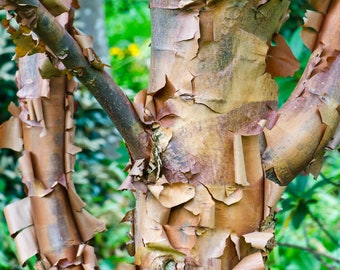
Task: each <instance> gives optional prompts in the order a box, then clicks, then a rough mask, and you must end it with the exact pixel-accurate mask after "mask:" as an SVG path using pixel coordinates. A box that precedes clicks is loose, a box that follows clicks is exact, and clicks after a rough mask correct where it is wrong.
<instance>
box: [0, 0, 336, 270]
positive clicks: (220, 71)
mask: <svg viewBox="0 0 340 270" xmlns="http://www.w3.org/2000/svg"><path fill="white" fill-rule="evenodd" d="M2 2H6V3H7V2H11V6H10V7H11V8H12V9H15V10H16V11H17V13H18V16H19V17H18V19H19V22H22V23H24V24H26V25H27V26H29V27H30V28H31V29H32V30H33V31H34V32H35V33H36V34H37V35H38V36H39V38H40V39H41V40H42V41H44V42H45V43H46V44H47V46H48V47H49V49H50V50H52V51H53V52H54V55H56V56H57V58H58V59H59V60H60V61H61V62H62V63H63V64H64V65H65V66H66V68H67V69H68V72H69V73H71V74H73V75H74V76H77V77H78V79H79V80H80V81H81V82H83V83H84V84H85V85H86V86H87V87H88V88H89V90H90V91H92V92H93V94H94V95H95V97H96V98H98V100H99V101H100V103H101V104H102V106H103V107H104V108H105V109H106V110H107V112H108V114H109V115H110V117H111V119H112V120H113V122H115V124H116V126H117V128H118V130H119V131H120V132H121V134H122V137H123V138H124V139H125V140H126V143H127V146H128V149H129V151H130V155H131V164H130V165H129V169H130V170H129V176H128V178H127V179H126V180H125V182H124V183H123V184H122V186H121V188H122V189H130V190H133V191H134V192H135V195H136V209H135V210H134V211H133V212H130V213H129V215H127V216H126V218H125V220H130V221H132V222H133V227H132V235H133V239H132V241H131V242H130V244H129V250H130V251H131V252H132V253H134V254H135V258H136V261H135V264H136V267H137V268H138V269H236V270H237V269H264V267H265V266H264V263H265V260H266V257H267V256H268V253H269V252H270V250H271V249H272V248H273V246H274V245H275V240H274V224H275V214H276V209H275V205H276V203H277V201H278V200H279V198H280V196H281V194H282V192H283V191H284V190H285V186H286V185H287V184H288V183H289V182H290V181H291V180H292V179H293V178H294V177H295V176H296V175H297V174H298V173H300V172H301V170H303V169H304V168H306V167H307V170H306V171H311V172H312V173H314V175H316V174H317V173H318V169H319V164H320V163H319V161H320V159H321V157H322V154H323V149H324V147H325V146H326V144H327V142H328V141H329V140H330V139H332V138H333V137H334V138H336V137H337V135H338V134H337V133H336V134H335V131H336V128H337V126H338V123H339V114H338V108H339V101H340V97H339V89H340V79H339V77H338V76H337V75H336V74H339V69H340V64H339V63H340V60H339V57H338V53H339V51H340V33H339V32H340V19H339V16H338V14H339V12H340V11H339V9H340V2H339V1H312V3H313V5H314V8H315V9H316V10H317V11H315V12H314V13H313V12H310V13H309V18H308V20H307V21H306V25H305V28H306V29H307V30H306V31H305V32H304V36H305V40H306V42H307V44H308V45H309V47H310V48H311V49H312V50H314V51H313V54H312V56H311V59H310V61H309V63H308V66H307V68H306V70H305V73H304V75H303V78H302V79H301V81H300V83H299V84H298V86H297V88H296V90H295V91H294V93H293V95H292V97H291V98H290V99H289V101H288V102H287V104H286V105H285V106H284V108H283V109H282V110H281V111H280V112H279V113H277V91H278V90H277V85H276V83H275V81H274V80H273V78H272V77H273V76H278V75H290V74H292V73H294V69H296V67H297V63H296V60H295V59H294V57H293V55H292V54H291V52H290V50H289V49H288V46H287V45H286V44H285V42H284V39H283V38H282V37H281V36H279V35H278V34H277V32H278V31H279V28H280V26H281V24H282V23H283V22H284V21H285V19H286V18H287V13H288V7H289V1H288V0H271V1H263V0H257V1H255V0H254V1H227V0H225V1H223V0H220V1H218V0H216V1H214V0H210V1H202V0H191V1H180V0H168V1H162V0H151V1H150V8H151V16H152V25H153V29H152V44H151V50H152V58H151V70H150V74H151V76H150V85H149V89H148V90H147V91H141V92H140V93H139V94H138V95H137V96H136V98H135V102H134V104H133V105H132V104H131V103H130V102H129V100H128V99H127V98H126V97H125V96H124V94H123V93H122V92H121V90H120V89H119V87H118V86H117V85H116V84H115V83H114V81H113V80H112V79H111V78H109V76H108V75H107V74H106V73H105V72H104V71H103V66H102V64H101V63H100V61H98V59H96V57H90V56H93V55H92V51H91V49H92V48H91V46H89V45H84V42H83V40H84V37H79V33H78V32H77V31H75V30H73V31H71V34H72V35H73V36H71V35H70V34H69V33H67V32H66V31H65V30H64V29H63V28H62V27H60V26H59V25H58V24H56V23H55V20H54V17H53V16H52V15H51V14H50V13H49V12H48V11H47V10H46V9H45V7H43V6H42V5H41V4H34V3H32V1H26V2H27V3H28V4H27V5H28V6H27V7H29V11H30V12H27V9H25V8H27V7H23V4H21V5H20V6H17V5H16V4H15V3H14V2H15V1H0V4H1V3H2ZM22 2H25V1H22ZM33 2H34V1H33ZM47 9H48V10H49V11H50V12H51V11H53V10H52V9H51V8H48V7H47ZM45 26H48V27H45ZM333 26H334V28H333ZM311 28H314V30H315V31H313V32H312V33H311V32H310V31H309V30H310V29H311ZM330 29H331V30H330ZM56 40H57V42H56ZM75 40H77V41H78V42H79V44H80V47H79V45H78V44H77V43H76V41H75ZM85 40H86V38H85ZM272 43H273V44H274V45H273V46H272V45H271V44H272ZM83 54H84V55H83ZM55 60H56V59H55ZM278 67H280V68H278ZM60 106H64V105H63V104H60ZM52 129H53V128H52ZM47 130H48V129H47ZM53 138H56V137H53ZM336 142H337V141H336V140H335V139H334V140H333V141H332V145H333V147H334V145H335V144H336ZM55 146H56V145H55V144H54V145H53V144H52V146H50V147H51V151H52V153H53V151H54V150H55V151H60V150H58V149H54V147H55ZM33 150H34V149H31V148H29V151H33ZM37 151H38V153H40V151H42V150H37ZM57 175H60V173H57ZM60 179H61V178H58V179H57V180H58V181H59V182H60ZM52 182H53V181H52ZM53 183H54V182H53ZM48 184H51V182H48V183H46V185H48ZM59 186H62V185H58V187H59ZM61 189H62V187H61ZM53 193H54V194H56V190H55V191H54V192H53ZM70 201H71V202H72V200H70ZM52 204H53V201H52ZM52 208H53V207H52ZM53 209H55V208H53ZM66 212H67V210H65V212H63V213H62V214H63V215H64V214H65V216H66ZM71 220H72V218H71ZM70 222H72V221H70ZM67 224H71V223H67ZM63 226H64V225H60V226H59V224H58V226H57V227H58V229H60V233H61V232H67V234H69V233H70V232H71V231H72V230H71V228H68V227H67V226H65V227H63ZM72 226H73V225H70V227H72ZM64 230H65V231H64ZM76 238H77V237H76V236H75V237H72V239H76ZM82 240H83V241H84V239H82ZM75 241H76V243H77V244H78V242H77V241H78V240H75ZM66 246H67V245H66ZM57 250H58V249H57Z"/></svg>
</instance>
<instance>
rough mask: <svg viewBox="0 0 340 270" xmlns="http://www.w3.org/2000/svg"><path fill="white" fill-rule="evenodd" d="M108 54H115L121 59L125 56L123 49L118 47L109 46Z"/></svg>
mask: <svg viewBox="0 0 340 270" xmlns="http://www.w3.org/2000/svg"><path fill="white" fill-rule="evenodd" d="M110 55H112V56H117V57H118V59H123V58H124V57H125V53H124V51H123V50H122V49H121V48H119V47H111V48H110Z"/></svg>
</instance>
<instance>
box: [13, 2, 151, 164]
mask: <svg viewBox="0 0 340 270" xmlns="http://www.w3.org/2000/svg"><path fill="white" fill-rule="evenodd" d="M11 2H12V1H11ZM21 2H23V3H24V2H25V4H26V2H30V1H21ZM33 10H35V14H34V16H32V12H31V11H32V6H30V3H27V4H26V6H24V5H22V4H21V5H20V6H17V8H16V11H17V13H18V15H19V16H20V19H21V20H22V21H24V20H26V21H28V22H30V23H29V25H28V26H29V28H30V29H31V30H32V31H33V32H34V33H35V34H37V35H38V37H39V38H40V39H41V40H42V41H43V42H44V43H45V44H46V45H47V46H48V47H49V48H50V50H51V51H53V53H54V54H55V55H56V56H57V57H58V58H59V60H60V61H61V62H62V63H63V64H64V65H65V67H66V68H67V69H68V70H71V71H72V72H73V74H74V76H75V77H77V79H78V80H79V81H80V82H81V83H83V85H84V86H85V87H87V88H88V89H89V90H90V91H91V93H92V94H93V95H94V97H95V98H96V99H97V100H98V102H99V103H100V104H101V106H102V107H103V108H104V110H105V111H106V112H107V114H108V115H109V117H110V118H111V120H112V122H113V123H114V124H115V125H116V127H117V129H118V131H119V132H120V134H121V135H122V137H123V139H124V140H125V142H126V144H127V146H128V149H129V151H130V154H131V157H132V158H133V159H138V158H147V157H148V156H149V151H150V148H151V140H150V137H149V135H148V133H147V132H146V131H145V126H144V125H143V124H142V122H141V121H140V119H139V118H138V116H137V114H136V112H135V110H134V108H133V106H132V104H131V102H130V100H129V99H128V98H127V96H126V95H125V94H124V93H123V91H122V90H121V89H120V88H119V86H118V85H117V84H116V83H115V82H114V81H113V79H112V78H111V77H110V76H109V75H108V74H107V73H106V72H105V71H101V70H98V69H96V68H95V67H93V66H92V65H91V64H90V63H89V62H88V61H87V59H86V58H85V56H84V55H83V52H82V50H81V48H80V47H79V45H78V43H77V42H76V41H75V40H74V39H73V37H72V36H71V35H70V34H69V33H68V32H67V31H66V30H65V29H64V28H63V27H62V26H61V25H60V24H59V23H58V22H57V21H56V19H55V17H54V16H53V15H52V14H50V13H49V11H48V10H47V9H46V8H45V7H44V6H43V5H42V4H41V3H40V2H39V4H37V5H36V7H33ZM28 11H29V12H28Z"/></svg>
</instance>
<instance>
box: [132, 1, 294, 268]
mask: <svg viewBox="0 0 340 270" xmlns="http://www.w3.org/2000/svg"><path fill="white" fill-rule="evenodd" d="M288 5H289V3H288V1H270V2H268V3H267V4H266V5H255V4H254V3H251V2H242V3H241V2H237V3H236V2H231V1H210V2H208V3H207V4H205V3H204V4H203V3H202V2H201V1H190V3H189V4H187V5H184V4H183V6H181V7H180V4H178V3H177V1H172V2H170V3H169V2H168V1H167V2H164V1H151V3H150V6H151V16H152V25H153V32H152V58H151V78H150V86H149V89H148V92H147V94H146V96H144V98H143V99H140V100H139V99H138V101H139V103H138V104H139V105H141V106H140V107H143V105H144V108H143V109H142V110H141V111H140V115H142V117H143V118H142V119H143V120H144V122H145V123H148V124H152V125H153V127H154V137H155V144H156V149H158V150H157V153H155V154H154V155H155V156H159V157H160V160H161V161H160V162H161V165H162V167H161V169H160V174H161V177H160V178H159V179H157V177H156V178H155V176H154V175H153V174H151V176H149V177H147V178H146V179H141V180H140V181H141V182H144V184H145V186H144V185H143V187H142V189H141V188H140V186H139V185H138V186H136V184H135V183H136V182H133V183H134V184H135V188H136V190H137V191H136V193H137V206H136V210H135V221H134V222H135V223H134V228H135V240H136V262H137V264H139V265H140V266H141V268H142V269H158V267H160V269H163V268H164V267H165V266H166V265H169V264H171V263H172V262H173V263H174V264H176V265H177V268H178V269H184V268H185V267H190V269H232V268H234V267H236V265H238V266H237V267H239V269H242V267H244V266H241V265H245V264H246V263H251V264H253V265H256V267H259V265H261V266H263V260H262V253H261V251H262V252H265V251H267V249H270V248H271V246H270V244H269V245H268V243H269V242H268V241H269V240H270V239H272V238H273V227H272V226H268V227H266V228H264V227H263V228H262V227H261V224H262V223H263V221H264V220H265V219H266V218H268V215H269V214H274V209H270V210H269V211H267V209H266V208H267V207H266V203H267V202H266V199H268V198H267V197H268V196H270V194H267V192H268V191H266V190H265V178H264V174H263V169H262V165H261V145H260V137H261V135H262V133H263V128H264V126H267V127H269V128H270V127H271V126H272V125H273V124H274V122H275V120H276V107H277V86H276V84H275V82H274V80H273V79H272V78H271V76H270V74H269V73H266V55H267V51H268V45H267V44H268V43H269V42H270V40H271V38H272V35H273V34H274V33H275V32H276V31H278V29H279V28H280V26H281V24H282V23H283V21H284V19H285V17H286V14H287V9H288ZM264 22H265V24H264ZM158 152H159V153H160V154H159V153H158ZM150 177H151V179H150ZM143 189H144V192H143ZM279 189H280V188H279ZM155 209H157V210H155ZM265 210H266V214H265V215H264V211H265ZM155 212H156V213H157V214H156V213H155ZM161 213H162V214H161ZM155 215H156V216H155ZM258 242H259V243H258ZM165 248H166V250H167V252H164V249H165ZM169 250H171V251H172V252H170V253H169ZM179 252H180V253H179ZM166 254H167V256H166ZM169 254H171V256H169ZM240 261H241V262H240ZM248 261H249V262H248ZM169 269H170V268H169ZM243 269H244V268H243ZM254 269H255V268H254Z"/></svg>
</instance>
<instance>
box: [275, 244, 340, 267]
mask: <svg viewBox="0 0 340 270" xmlns="http://www.w3.org/2000/svg"><path fill="white" fill-rule="evenodd" d="M277 245H278V246H280V247H288V248H295V249H300V250H304V251H307V252H309V253H312V254H314V255H315V256H317V257H319V256H321V257H325V258H327V259H330V260H332V261H334V262H336V263H340V260H339V259H337V258H335V257H333V256H330V255H327V254H324V253H321V252H318V251H316V250H314V249H312V248H309V247H302V246H298V245H294V244H288V243H277Z"/></svg>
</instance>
